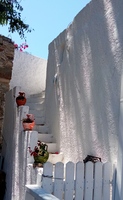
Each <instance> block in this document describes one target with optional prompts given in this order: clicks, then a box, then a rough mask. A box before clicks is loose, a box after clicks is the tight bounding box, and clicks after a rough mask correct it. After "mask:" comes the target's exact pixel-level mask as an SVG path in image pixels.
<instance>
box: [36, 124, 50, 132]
mask: <svg viewBox="0 0 123 200" xmlns="http://www.w3.org/2000/svg"><path fill="white" fill-rule="evenodd" d="M34 129H35V130H36V131H38V132H39V133H48V132H49V128H48V126H47V125H44V126H41V125H35V127H34Z"/></svg>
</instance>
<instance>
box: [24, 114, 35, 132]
mask: <svg viewBox="0 0 123 200" xmlns="http://www.w3.org/2000/svg"><path fill="white" fill-rule="evenodd" d="M34 126H35V120H34V117H33V115H32V114H28V115H27V118H25V119H23V128H24V130H33V128H34Z"/></svg>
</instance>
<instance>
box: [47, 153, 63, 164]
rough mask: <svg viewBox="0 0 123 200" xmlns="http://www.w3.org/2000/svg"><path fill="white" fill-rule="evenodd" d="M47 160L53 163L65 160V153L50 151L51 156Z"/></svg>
mask: <svg viewBox="0 0 123 200" xmlns="http://www.w3.org/2000/svg"><path fill="white" fill-rule="evenodd" d="M47 161H48V162H51V163H52V164H56V163H57V162H64V155H63V153H62V152H61V153H59V154H52V153H49V158H48V160H47Z"/></svg>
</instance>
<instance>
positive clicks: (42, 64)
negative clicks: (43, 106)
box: [10, 50, 47, 95]
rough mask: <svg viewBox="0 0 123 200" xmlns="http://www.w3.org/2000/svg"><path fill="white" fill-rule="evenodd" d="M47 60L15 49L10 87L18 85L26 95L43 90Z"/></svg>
mask: <svg viewBox="0 0 123 200" xmlns="http://www.w3.org/2000/svg"><path fill="white" fill-rule="evenodd" d="M46 68H47V61H46V60H44V59H41V58H38V57H35V56H33V55H31V54H29V53H26V52H20V51H18V50H16V51H15V56H14V61H13V71H12V79H11V81H10V89H12V88H13V87H15V86H20V87H21V88H22V90H23V91H24V92H25V93H26V95H30V94H37V93H40V92H41V91H43V90H45V84H46Z"/></svg>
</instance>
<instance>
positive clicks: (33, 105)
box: [26, 102, 44, 110]
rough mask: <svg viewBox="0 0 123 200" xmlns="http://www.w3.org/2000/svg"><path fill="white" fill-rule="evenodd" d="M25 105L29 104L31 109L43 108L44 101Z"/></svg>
mask: <svg viewBox="0 0 123 200" xmlns="http://www.w3.org/2000/svg"><path fill="white" fill-rule="evenodd" d="M26 105H27V106H29V108H30V109H32V110H44V102H43V103H31V102H30V103H29V102H28V103H26Z"/></svg>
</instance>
